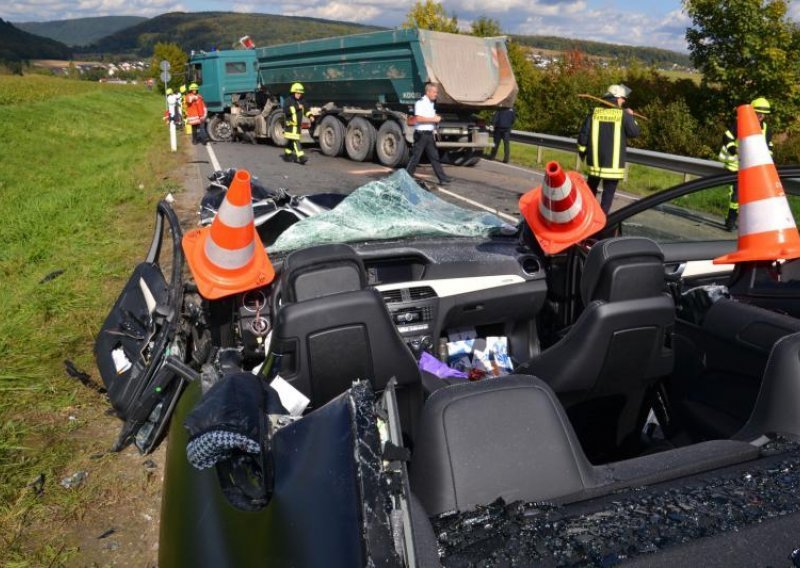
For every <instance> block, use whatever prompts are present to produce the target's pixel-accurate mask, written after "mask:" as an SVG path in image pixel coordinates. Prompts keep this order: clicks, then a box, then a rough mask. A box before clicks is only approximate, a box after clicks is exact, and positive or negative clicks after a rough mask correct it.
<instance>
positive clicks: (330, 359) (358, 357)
mask: <svg viewBox="0 0 800 568" xmlns="http://www.w3.org/2000/svg"><path fill="white" fill-rule="evenodd" d="M271 348H272V352H273V354H275V355H276V356H277V357H278V358H279V359H280V367H279V371H280V375H281V377H283V378H284V379H285V380H287V381H289V382H290V383H292V385H293V386H294V387H295V388H297V389H298V390H299V391H300V392H302V393H303V394H305V395H306V396H308V397H309V398H310V399H311V404H312V406H314V407H319V406H320V405H322V404H324V403H326V402H327V401H328V400H330V399H331V398H333V397H334V396H337V395H339V394H341V393H342V392H344V391H345V390H347V389H348V388H349V387H350V384H351V383H352V382H353V381H354V380H356V379H368V380H369V381H370V382H371V383H372V388H373V389H374V390H375V391H377V392H380V391H382V390H383V389H385V388H386V385H387V384H388V383H389V380H390V379H391V378H392V377H394V378H396V379H397V382H398V384H399V385H407V384H417V383H419V381H420V374H419V369H418V368H417V361H416V359H414V356H413V355H412V354H411V351H409V349H408V346H407V345H406V344H405V342H404V341H403V339H402V338H401V337H400V334H399V333H398V332H397V328H396V327H395V325H394V324H393V323H392V319H391V317H390V316H389V312H388V311H387V310H386V305H385V304H384V303H383V298H382V297H381V295H380V293H379V292H378V291H377V290H373V289H371V288H367V289H364V290H357V291H355V292H345V293H342V294H331V295H329V296H325V297H324V298H316V299H312V300H306V301H301V302H296V303H289V304H286V305H284V306H282V307H281V309H280V311H279V312H278V316H277V318H276V319H275V327H274V329H273V335H272V344H271Z"/></svg>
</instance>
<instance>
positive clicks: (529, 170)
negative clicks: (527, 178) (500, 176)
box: [486, 160, 544, 176]
mask: <svg viewBox="0 0 800 568" xmlns="http://www.w3.org/2000/svg"><path fill="white" fill-rule="evenodd" d="M486 162H487V163H489V164H493V165H498V166H504V167H506V168H512V169H515V170H519V171H521V172H525V173H526V174H531V175H535V176H543V175H544V174H543V173H542V172H538V171H536V170H532V169H530V168H523V167H522V166H515V165H513V164H505V163H503V162H496V161H494V160H486Z"/></svg>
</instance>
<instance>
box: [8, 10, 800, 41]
mask: <svg viewBox="0 0 800 568" xmlns="http://www.w3.org/2000/svg"><path fill="white" fill-rule="evenodd" d="M183 1H186V0H183ZM413 3H414V0H355V1H349V0H331V1H328V0H287V1H286V2H284V3H278V2H273V1H271V0H268V1H267V2H265V1H264V0H233V1H232V3H227V2H223V1H222V0H195V2H193V3H192V5H191V9H193V10H214V9H216V10H234V11H236V12H241V13H253V12H257V13H275V14H284V15H291V16H307V17H316V18H324V19H331V20H343V21H350V22H358V23H363V24H377V25H383V26H387V27H396V26H399V25H400V24H401V23H402V22H403V20H404V19H405V16H406V13H407V12H408V10H409V9H410V7H411V6H412V5H413ZM605 4H606V6H608V4H611V7H605V8H603V9H602V10H601V9H599V8H596V6H598V5H599V2H597V1H593V0H494V1H493V2H492V3H487V2H486V1H485V0H443V6H444V8H445V11H446V12H447V13H448V14H455V15H456V16H457V17H458V19H459V22H460V23H461V24H462V26H461V27H462V28H464V29H466V28H467V27H468V25H469V23H470V22H471V21H473V20H475V19H477V18H478V17H480V16H488V17H490V18H494V19H496V20H498V21H499V22H500V25H501V28H502V29H503V30H504V31H505V32H508V33H518V34H538V35H553V36H562V37H572V38H577V39H589V40H597V41H607V42H613V43H623V44H634V45H647V46H653V47H663V48H668V49H676V50H680V51H685V50H686V42H685V39H684V34H685V29H686V27H687V25H688V24H689V19H688V18H687V17H686V15H685V14H684V13H683V12H682V11H681V10H680V9H677V10H673V11H672V12H669V13H667V14H665V15H663V16H654V15H650V14H647V13H644V12H635V11H625V10H620V9H616V8H613V5H614V3H613V2H607V1H606V2H605ZM676 4H677V1H676ZM645 9H646V8H645V6H644V5H643V6H642V10H645ZM186 10H187V8H186V6H185V5H184V4H183V3H181V2H180V0H23V1H22V2H19V1H17V2H14V1H11V2H9V1H6V2H2V0H0V18H3V19H7V20H11V21H12V22H14V21H16V22H20V21H27V20H43V19H63V18H77V17H86V16H97V15H111V14H126V15H127V14H130V15H141V16H155V15H158V14H161V13H164V12H170V11H186ZM790 14H791V15H793V16H794V17H795V18H798V19H800V0H795V1H792V2H791V4H790ZM43 15H46V16H43Z"/></svg>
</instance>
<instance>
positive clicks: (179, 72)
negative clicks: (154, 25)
mask: <svg viewBox="0 0 800 568" xmlns="http://www.w3.org/2000/svg"><path fill="white" fill-rule="evenodd" d="M164 60H167V61H169V64H170V69H169V74H170V75H171V76H172V78H171V79H170V81H169V85H168V86H169V87H172V88H173V89H177V88H178V87H180V86H181V85H183V83H184V82H185V81H186V62H187V61H189V56H188V55H186V53H185V52H184V51H183V50H182V49H181V47H180V46H179V45H178V44H176V43H166V42H164V43H161V42H159V43H157V44H156V45H155V46H154V47H153V58H152V59H151V60H150V73H149V76H150V77H153V78H154V79H155V80H156V84H157V85H158V90H159V91H160V92H162V93H163V92H164V82H163V81H162V80H161V68H160V67H159V65H160V64H161V62H162V61H164Z"/></svg>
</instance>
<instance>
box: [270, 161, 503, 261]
mask: <svg viewBox="0 0 800 568" xmlns="http://www.w3.org/2000/svg"><path fill="white" fill-rule="evenodd" d="M501 229H505V230H508V231H513V230H514V228H513V227H511V226H510V225H508V224H507V223H504V222H503V221H502V220H500V218H498V217H497V216H495V215H492V214H491V213H484V212H478V211H470V210H467V209H462V208H461V207H458V206H457V205H453V204H451V203H448V202H446V201H443V200H442V199H440V198H438V197H437V196H436V195H434V194H432V193H430V192H428V191H426V190H425V189H423V188H421V187H420V186H419V185H417V183H416V182H415V181H414V180H413V179H412V178H411V176H409V175H408V172H406V171H405V170H398V171H396V172H395V173H393V174H392V175H390V176H389V177H387V178H384V179H382V180H377V181H373V182H370V183H368V184H366V185H363V186H361V187H359V188H358V189H356V190H355V191H354V192H353V193H351V194H350V195H348V196H347V197H346V198H345V199H344V200H343V201H342V202H341V203H340V204H339V205H338V206H337V207H336V208H335V209H332V210H330V211H326V212H324V213H321V214H319V215H316V216H314V217H310V218H308V219H303V220H302V221H299V222H297V223H295V224H294V225H292V226H291V227H289V228H288V229H287V230H286V231H284V232H283V233H282V234H281V236H280V237H279V238H278V239H277V240H276V241H275V243H274V244H273V245H272V246H271V247H269V251H270V252H286V251H291V250H295V249H300V248H304V247H307V246H311V245H320V244H326V243H347V242H356V241H370V240H378V239H380V240H385V239H401V238H409V237H423V236H425V237H437V236H442V237H447V236H450V237H480V236H489V235H491V234H493V233H496V232H499V231H500V230H501Z"/></svg>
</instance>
